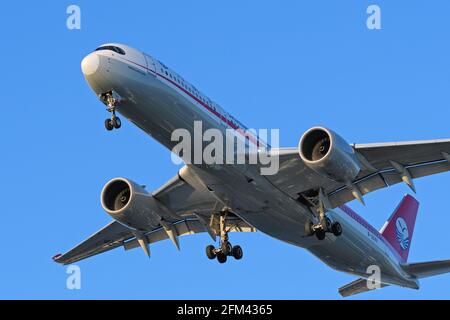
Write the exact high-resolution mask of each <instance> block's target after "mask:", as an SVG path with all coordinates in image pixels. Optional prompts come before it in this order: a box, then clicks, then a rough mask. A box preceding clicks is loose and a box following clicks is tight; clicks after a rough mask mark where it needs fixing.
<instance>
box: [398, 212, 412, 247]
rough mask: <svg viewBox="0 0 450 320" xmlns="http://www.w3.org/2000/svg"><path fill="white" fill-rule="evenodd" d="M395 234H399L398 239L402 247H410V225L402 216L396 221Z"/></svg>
mask: <svg viewBox="0 0 450 320" xmlns="http://www.w3.org/2000/svg"><path fill="white" fill-rule="evenodd" d="M395 235H396V236H397V241H398V243H399V244H400V247H401V248H402V249H403V250H406V249H408V247H409V232H408V225H407V224H406V221H405V219H403V218H402V217H398V218H397V221H396V222H395Z"/></svg>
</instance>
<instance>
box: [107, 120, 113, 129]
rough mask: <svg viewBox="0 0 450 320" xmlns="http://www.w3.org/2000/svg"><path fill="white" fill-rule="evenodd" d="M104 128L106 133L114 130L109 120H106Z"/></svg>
mask: <svg viewBox="0 0 450 320" xmlns="http://www.w3.org/2000/svg"><path fill="white" fill-rule="evenodd" d="M105 128H106V130H108V131H111V130H112V129H114V125H113V123H112V121H111V119H106V120H105Z"/></svg>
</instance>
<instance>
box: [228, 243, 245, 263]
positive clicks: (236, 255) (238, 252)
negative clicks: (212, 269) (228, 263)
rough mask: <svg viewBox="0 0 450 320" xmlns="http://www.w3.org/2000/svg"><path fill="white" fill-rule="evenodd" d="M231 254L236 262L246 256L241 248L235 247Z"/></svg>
mask: <svg viewBox="0 0 450 320" xmlns="http://www.w3.org/2000/svg"><path fill="white" fill-rule="evenodd" d="M231 254H232V256H233V258H235V259H236V260H241V259H242V257H243V256H244V251H242V248H241V246H234V247H233V249H232V250H231Z"/></svg>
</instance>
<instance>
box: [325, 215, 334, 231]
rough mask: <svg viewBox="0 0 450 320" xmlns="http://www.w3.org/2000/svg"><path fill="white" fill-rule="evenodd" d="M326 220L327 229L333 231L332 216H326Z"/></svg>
mask: <svg viewBox="0 0 450 320" xmlns="http://www.w3.org/2000/svg"><path fill="white" fill-rule="evenodd" d="M325 221H326V224H327V225H326V228H327V231H331V230H332V228H333V225H332V224H331V220H330V218H328V217H327V218H325Z"/></svg>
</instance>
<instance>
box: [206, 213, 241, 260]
mask: <svg viewBox="0 0 450 320" xmlns="http://www.w3.org/2000/svg"><path fill="white" fill-rule="evenodd" d="M225 220H226V213H225V214H221V216H220V245H219V247H218V248H215V247H214V246H213V245H209V246H207V247H206V256H207V257H208V258H209V259H210V260H213V259H215V258H217V261H219V263H225V262H227V259H228V257H229V256H231V257H233V258H235V259H236V260H240V259H242V257H243V256H244V252H243V251H242V248H241V247H240V246H232V245H231V243H230V242H229V241H228V231H227V230H226V226H225Z"/></svg>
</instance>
